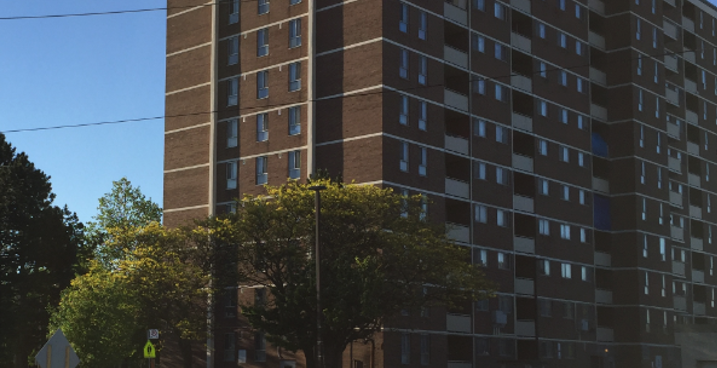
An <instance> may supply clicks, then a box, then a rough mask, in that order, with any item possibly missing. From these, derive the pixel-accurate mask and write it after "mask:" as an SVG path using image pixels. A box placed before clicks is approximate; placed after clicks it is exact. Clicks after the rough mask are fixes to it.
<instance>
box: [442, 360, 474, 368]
mask: <svg viewBox="0 0 717 368" xmlns="http://www.w3.org/2000/svg"><path fill="white" fill-rule="evenodd" d="M447 364H448V365H447V366H446V368H473V363H471V362H463V361H450V360H449V361H448V363H447Z"/></svg>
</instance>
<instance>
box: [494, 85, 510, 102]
mask: <svg viewBox="0 0 717 368" xmlns="http://www.w3.org/2000/svg"><path fill="white" fill-rule="evenodd" d="M495 99H496V100H498V101H501V102H508V88H505V87H503V86H502V85H500V84H498V83H496V84H495Z"/></svg>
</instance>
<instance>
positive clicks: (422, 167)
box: [418, 147, 428, 176]
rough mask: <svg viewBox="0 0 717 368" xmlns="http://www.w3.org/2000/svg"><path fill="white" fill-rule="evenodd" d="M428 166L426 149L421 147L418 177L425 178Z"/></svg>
mask: <svg viewBox="0 0 717 368" xmlns="http://www.w3.org/2000/svg"><path fill="white" fill-rule="evenodd" d="M427 165H428V149H427V148H426V147H421V163H419V164H418V175H421V176H426V166H427Z"/></svg>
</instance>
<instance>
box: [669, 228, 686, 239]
mask: <svg viewBox="0 0 717 368" xmlns="http://www.w3.org/2000/svg"><path fill="white" fill-rule="evenodd" d="M684 233H685V231H684V229H682V228H681V227H677V226H675V225H671V226H670V237H672V239H675V240H678V241H680V242H684V241H685V238H684V236H685V235H684Z"/></svg>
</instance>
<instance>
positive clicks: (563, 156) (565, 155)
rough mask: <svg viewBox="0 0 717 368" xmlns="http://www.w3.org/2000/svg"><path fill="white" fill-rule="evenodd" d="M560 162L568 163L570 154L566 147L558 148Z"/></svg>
mask: <svg viewBox="0 0 717 368" xmlns="http://www.w3.org/2000/svg"><path fill="white" fill-rule="evenodd" d="M560 161H562V162H570V153H569V151H568V147H565V146H560Z"/></svg>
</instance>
